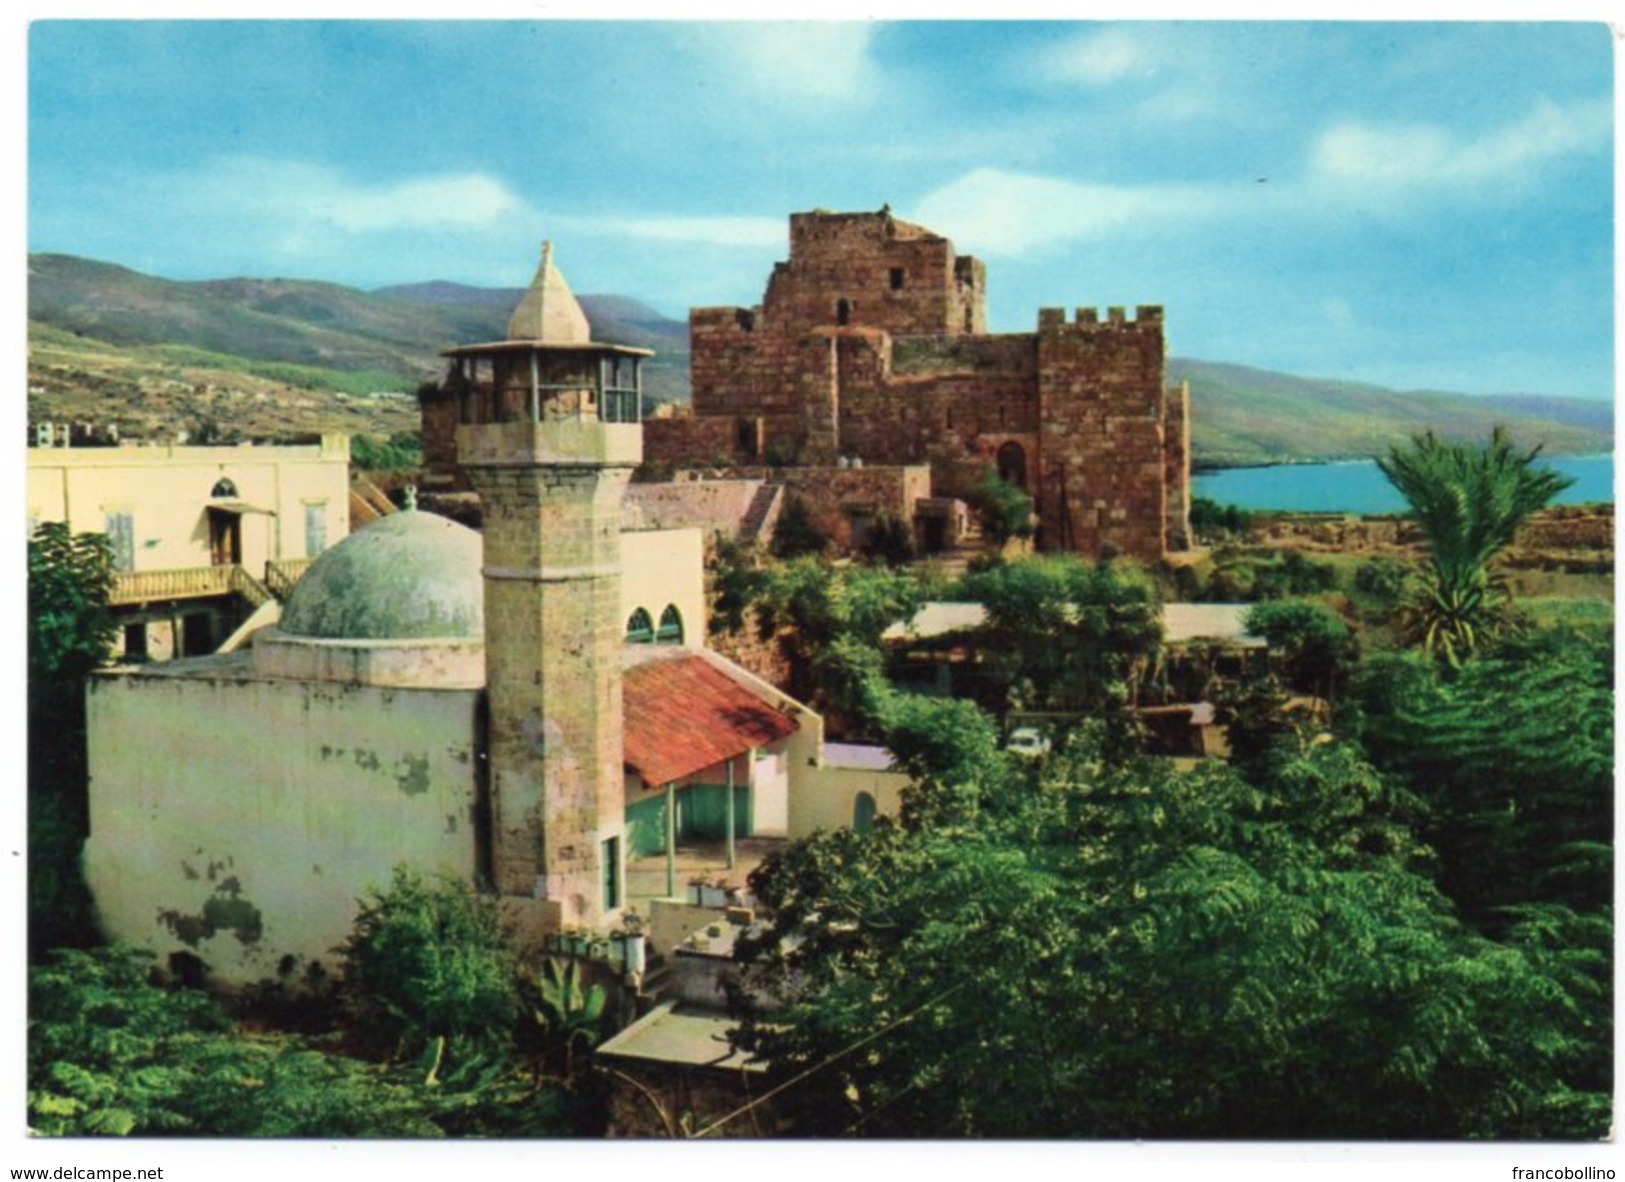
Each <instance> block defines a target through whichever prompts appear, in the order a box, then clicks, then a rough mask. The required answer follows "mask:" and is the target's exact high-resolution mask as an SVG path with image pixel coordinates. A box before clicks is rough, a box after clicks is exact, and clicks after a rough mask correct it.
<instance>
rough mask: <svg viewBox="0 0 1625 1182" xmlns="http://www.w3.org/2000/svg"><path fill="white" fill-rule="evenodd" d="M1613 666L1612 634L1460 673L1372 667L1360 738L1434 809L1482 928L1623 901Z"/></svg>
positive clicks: (1479, 663) (1446, 873)
mask: <svg viewBox="0 0 1625 1182" xmlns="http://www.w3.org/2000/svg"><path fill="white" fill-rule="evenodd" d="M1613 664H1614V662H1613V646H1612V644H1610V643H1608V642H1607V641H1606V640H1598V639H1595V638H1585V637H1574V636H1565V635H1563V634H1556V633H1546V634H1537V635H1535V636H1530V637H1525V638H1518V639H1511V640H1507V641H1503V642H1502V643H1501V644H1499V645H1497V646H1495V647H1494V648H1492V649H1490V650H1489V651H1487V652H1485V653H1484V654H1482V655H1481V656H1480V657H1479V659H1477V660H1474V661H1471V662H1467V663H1466V664H1464V665H1463V666H1462V667H1461V668H1460V669H1459V670H1450V669H1448V668H1445V669H1440V668H1436V667H1435V666H1434V664H1433V663H1432V662H1428V661H1424V660H1421V659H1417V658H1414V657H1409V656H1400V655H1393V656H1386V657H1381V658H1376V659H1373V660H1372V661H1370V662H1368V663H1367V665H1366V666H1365V667H1364V668H1363V669H1362V670H1361V671H1360V673H1359V676H1358V678H1357V679H1356V682H1355V684H1354V686H1353V691H1354V697H1355V700H1356V703H1357V705H1358V706H1359V715H1358V717H1357V718H1356V719H1355V720H1354V723H1355V725H1356V727H1357V730H1358V733H1359V736H1360V738H1361V740H1362V742H1363V743H1364V745H1365V747H1366V749H1367V750H1369V751H1370V753H1371V756H1372V759H1373V760H1374V761H1375V762H1376V764H1377V766H1378V767H1380V768H1382V769H1383V770H1384V771H1386V772H1387V773H1388V774H1389V775H1391V776H1393V777H1395V778H1396V779H1397V780H1398V781H1399V782H1401V783H1403V784H1404V785H1406V787H1407V788H1409V790H1410V791H1412V792H1414V793H1415V794H1416V795H1417V796H1418V797H1420V798H1421V799H1422V800H1423V801H1424V802H1426V804H1427V805H1428V807H1429V809H1430V817H1429V820H1428V822H1427V826H1426V830H1425V832H1426V835H1427V837H1428V840H1429V841H1430V842H1431V843H1432V844H1433V845H1434V846H1435V847H1436V848H1437V849H1438V851H1439V855H1440V858H1441V862H1442V869H1441V878H1440V881H1441V885H1442V886H1443V887H1444V889H1445V891H1446V892H1447V893H1448V894H1449V895H1450V896H1451V897H1452V898H1453V899H1455V900H1456V902H1457V903H1458V904H1459V905H1460V906H1461V908H1462V909H1463V912H1464V913H1465V914H1466V915H1467V916H1468V917H1469V918H1470V919H1472V920H1473V921H1474V922H1475V923H1479V924H1484V925H1489V926H1491V927H1496V926H1499V924H1500V923H1501V922H1504V921H1505V919H1506V916H1507V915H1508V913H1507V911H1506V910H1505V909H1506V908H1509V907H1515V906H1518V905H1521V904H1527V903H1534V902H1555V903H1561V904H1564V905H1567V906H1570V907H1573V908H1576V909H1578V910H1583V911H1590V910H1595V909H1598V908H1602V907H1605V906H1607V905H1608V904H1609V902H1610V901H1611V898H1612V884H1613V868H1612V853H1611V847H1610V844H1609V843H1610V841H1611V839H1612V834H1613V815H1614V814H1613V799H1614V795H1613V788H1614V724H1613ZM1497 917H1499V919H1498V918H1497Z"/></svg>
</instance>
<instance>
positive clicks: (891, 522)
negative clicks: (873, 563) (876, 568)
mask: <svg viewBox="0 0 1625 1182" xmlns="http://www.w3.org/2000/svg"><path fill="white" fill-rule="evenodd" d="M863 553H864V555H865V556H866V557H869V558H873V559H875V560H877V561H879V562H884V563H885V564H886V565H887V566H902V565H903V564H904V563H906V562H909V561H911V560H912V559H913V558H914V531H913V530H912V529H910V528H909V524H908V522H906V521H904V520H903V519H902V518H901V517H898V516H897V515H896V514H895V513H884V512H883V513H880V514H878V515H877V516H876V517H875V524H874V527H873V528H872V529H871V530H870V531H869V538H868V541H867V542H865V543H864V547H863Z"/></svg>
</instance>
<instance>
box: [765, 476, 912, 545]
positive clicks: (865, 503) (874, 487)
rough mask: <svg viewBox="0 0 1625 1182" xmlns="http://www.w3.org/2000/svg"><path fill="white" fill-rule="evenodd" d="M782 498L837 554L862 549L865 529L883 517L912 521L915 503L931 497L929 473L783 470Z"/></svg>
mask: <svg viewBox="0 0 1625 1182" xmlns="http://www.w3.org/2000/svg"><path fill="white" fill-rule="evenodd" d="M783 480H784V486H785V492H786V495H787V496H791V497H795V498H796V499H798V500H800V501H801V502H802V504H804V505H805V506H806V507H807V511H808V515H809V516H810V517H811V518H812V521H813V524H814V525H816V526H817V527H818V529H819V530H820V531H822V532H823V533H824V534H825V535H826V536H828V537H829V538H830V539H831V540H832V541H833V542H834V543H835V545H836V547H837V548H839V549H841V550H847V551H849V550H854V549H859V548H861V547H862V544H863V542H864V540H865V538H864V537H863V533H864V530H865V528H866V524H872V522H873V521H874V519H875V518H876V517H877V516H878V515H879V514H882V513H889V514H891V515H892V516H893V517H896V518H898V519H900V520H901V521H904V522H912V521H913V520H914V507H915V502H917V501H920V500H923V499H925V498H927V497H929V496H930V495H931V470H930V469H929V468H927V467H925V466H924V465H923V464H913V465H898V466H887V467H881V468H869V467H864V468H817V469H814V468H788V469H786V470H785V471H784V473H783Z"/></svg>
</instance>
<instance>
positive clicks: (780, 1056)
mask: <svg viewBox="0 0 1625 1182" xmlns="http://www.w3.org/2000/svg"><path fill="white" fill-rule="evenodd" d="M984 754H985V759H984V760H983V761H982V765H983V767H984V768H985V769H991V768H996V767H998V766H999V765H998V762H997V760H996V758H995V756H994V753H992V752H986V753H984ZM960 758H962V755H961V757H960ZM1004 766H1005V769H1006V770H1005V772H1004V774H1003V775H1002V776H998V778H997V780H996V781H987V782H984V783H983V784H982V785H981V787H980V796H981V804H982V807H980V808H979V809H977V810H975V811H970V810H966V809H963V808H957V809H953V810H947V811H944V810H940V809H930V808H925V809H920V808H916V809H915V810H914V816H915V817H925V818H928V819H927V820H925V821H919V820H914V821H905V822H904V823H902V824H890V823H887V824H878V825H876V827H875V828H874V830H873V831H872V832H871V833H870V834H868V835H858V834H855V833H852V832H849V831H842V832H839V833H835V834H827V835H820V836H818V837H815V838H813V839H811V840H809V841H806V842H802V843H798V844H797V845H795V846H794V847H792V848H791V849H790V850H789V851H788V852H787V853H786V854H785V855H784V856H783V857H780V858H778V859H775V860H773V861H772V862H770V863H768V864H767V865H765V866H764V867H763V869H762V870H761V872H760V873H759V874H758V875H757V876H756V878H755V879H754V880H753V886H754V887H755V889H756V891H757V894H758V896H759V897H761V898H762V899H763V900H764V901H765V902H767V903H768V904H769V905H770V906H771V908H772V909H773V912H774V915H775V917H776V918H775V921H774V923H773V924H772V926H771V927H770V929H769V930H768V931H767V932H766V933H764V935H763V937H762V938H761V939H759V940H757V941H755V942H753V943H751V944H749V945H747V946H746V948H745V955H746V956H748V957H749V958H750V959H751V961H752V968H751V970H750V971H751V972H752V974H753V980H754V982H755V984H756V985H757V986H758V987H759V988H763V989H767V990H771V991H773V992H775V993H776V994H777V995H778V996H780V997H781V998H782V999H783V1000H784V1001H785V1003H786V1008H785V1009H784V1010H782V1011H778V1012H775V1013H772V1014H771V1015H768V1016H766V1017H765V1019H764V1020H763V1021H762V1022H760V1023H758V1022H756V1021H754V1020H750V1019H747V1020H746V1021H745V1024H744V1026H743V1029H742V1034H741V1037H742V1039H743V1041H744V1042H745V1043H746V1045H748V1046H751V1047H752V1048H754V1049H756V1050H757V1051H758V1053H760V1054H762V1055H764V1056H765V1057H766V1058H767V1059H768V1061H769V1062H770V1063H771V1064H772V1067H773V1073H774V1077H775V1078H776V1079H778V1080H782V1081H788V1080H790V1079H792V1078H794V1077H798V1076H800V1077H801V1078H799V1079H798V1080H797V1082H796V1083H794V1084H793V1085H791V1086H790V1087H788V1088H787V1089H786V1091H785V1092H784V1093H783V1095H782V1096H781V1097H780V1099H781V1102H783V1103H785V1104H787V1105H789V1106H790V1107H791V1108H792V1109H793V1112H794V1115H795V1117H796V1118H797V1120H798V1121H799V1122H801V1123H800V1124H799V1126H798V1127H799V1128H801V1129H803V1130H805V1131H807V1132H810V1133H821V1134H862V1135H873V1136H1006V1137H1008V1136H1083V1137H1221V1136H1222V1137H1254V1138H1262V1137H1305V1136H1314V1137H1328V1138H1354V1137H1472V1136H1528V1137H1537V1136H1600V1135H1601V1134H1602V1133H1603V1132H1605V1131H1606V1128H1607V1120H1608V1107H1607V1105H1608V1102H1607V1096H1606V1092H1605V1091H1600V1090H1584V1089H1582V1088H1580V1087H1578V1086H1577V1085H1576V1083H1575V1080H1576V1079H1577V1078H1578V1076H1580V1075H1582V1074H1583V1068H1584V1061H1585V1058H1586V1054H1587V1048H1588V1045H1589V1044H1588V1037H1589V1032H1588V1031H1587V1029H1586V1027H1585V1023H1584V1018H1583V1006H1582V1005H1581V1002H1580V1000H1579V999H1578V998H1577V996H1576V992H1577V990H1579V989H1581V988H1583V987H1584V981H1583V979H1582V975H1581V974H1579V973H1577V972H1574V971H1570V970H1569V968H1568V966H1564V967H1563V968H1561V969H1560V968H1556V967H1554V966H1553V965H1552V964H1550V963H1549V959H1550V957H1551V955H1552V953H1551V950H1550V948H1549V947H1547V946H1545V945H1540V944H1537V943H1536V942H1534V941H1533V940H1531V941H1530V942H1528V943H1527V944H1524V943H1517V942H1511V941H1508V942H1501V943H1497V942H1492V941H1490V940H1488V939H1486V938H1484V937H1482V936H1478V935H1475V934H1474V933H1473V932H1471V931H1470V930H1468V929H1466V928H1464V927H1463V926H1462V925H1461V924H1460V923H1459V922H1458V921H1457V920H1456V919H1455V918H1454V915H1453V913H1452V911H1451V908H1450V906H1449V903H1448V901H1447V900H1445V899H1444V898H1443V897H1442V896H1441V895H1440V894H1439V893H1438V892H1437V890H1436V889H1435V888H1434V887H1433V885H1432V883H1431V882H1430V881H1429V880H1428V878H1427V877H1426V876H1425V875H1424V874H1422V873H1420V872H1419V868H1420V867H1422V866H1423V865H1425V860H1424V853H1425V851H1424V850H1423V849H1422V848H1421V847H1419V846H1418V844H1417V843H1416V842H1415V841H1414V839H1413V838H1412V837H1411V836H1410V834H1409V832H1408V831H1407V830H1406V828H1405V827H1404V826H1403V824H1401V823H1399V822H1398V821H1396V820H1395V804H1396V802H1395V801H1394V800H1393V799H1392V798H1391V794H1390V792H1389V790H1388V789H1387V788H1385V787H1384V784H1383V782H1382V780H1381V779H1380V778H1379V777H1378V776H1377V774H1376V773H1375V772H1374V771H1373V770H1372V769H1371V768H1370V767H1369V766H1368V765H1366V764H1365V763H1364V762H1363V761H1362V760H1361V759H1360V758H1359V756H1358V753H1357V752H1356V751H1354V750H1353V749H1351V748H1349V747H1347V746H1344V745H1341V744H1323V743H1301V744H1298V745H1297V746H1295V747H1294V748H1292V749H1291V750H1289V751H1287V752H1285V753H1283V757H1282V758H1281V759H1280V760H1279V761H1278V764H1277V769H1278V770H1277V774H1276V775H1275V777H1274V778H1273V780H1272V781H1271V782H1270V783H1269V784H1267V785H1264V786H1259V785H1255V784H1250V783H1248V782H1246V781H1244V780H1242V779H1241V778H1239V777H1238V776H1236V775H1234V774H1233V773H1232V772H1230V771H1229V770H1228V769H1227V768H1225V767H1223V766H1222V765H1220V766H1211V767H1209V768H1208V769H1206V770H1204V771H1203V772H1201V773H1199V774H1179V773H1175V772H1173V771H1171V770H1170V769H1169V768H1168V767H1167V766H1166V765H1153V764H1150V763H1141V762H1135V761H1130V762H1127V763H1118V762H1114V761H1112V760H1111V759H1109V758H1107V757H1106V756H1105V754H1104V753H1103V752H1102V750H1101V749H1100V748H1099V746H1098V744H1097V743H1095V742H1092V741H1089V740H1082V741H1078V742H1075V743H1074V745H1073V746H1072V747H1070V748H1069V749H1068V750H1067V751H1066V753H1065V754H1064V755H1062V756H1061V757H1059V758H1056V759H1054V760H1053V761H1051V762H1050V763H1049V765H1048V766H1047V768H1046V769H1045V770H1044V772H1043V773H1042V774H1041V775H1039V776H1030V775H1025V774H1023V773H1021V772H1019V771H1018V770H1016V769H1014V768H1013V767H1011V766H1010V765H1009V764H1006V765H1004ZM916 791H917V792H918V793H921V794H926V795H930V794H933V793H935V792H937V791H938V788H937V787H935V786H933V785H931V784H929V783H928V784H927V785H926V786H924V787H922V788H920V789H918V790H916Z"/></svg>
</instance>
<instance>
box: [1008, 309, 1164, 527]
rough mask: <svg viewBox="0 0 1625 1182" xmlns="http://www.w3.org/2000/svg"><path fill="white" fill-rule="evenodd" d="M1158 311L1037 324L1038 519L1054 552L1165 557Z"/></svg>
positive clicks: (1051, 314) (1090, 313) (1055, 312)
mask: <svg viewBox="0 0 1625 1182" xmlns="http://www.w3.org/2000/svg"><path fill="white" fill-rule="evenodd" d="M1163 352H1164V345H1163V334H1162V309H1161V308H1157V307H1141V308H1138V309H1137V310H1136V315H1135V319H1133V320H1128V319H1126V318H1125V317H1124V315H1123V310H1122V309H1121V308H1113V309H1110V310H1109V313H1108V316H1107V319H1106V322H1104V323H1100V322H1098V318H1097V316H1096V313H1095V310H1094V309H1092V308H1083V309H1079V310H1078V313H1077V315H1076V317H1075V319H1074V320H1073V321H1071V322H1070V323H1069V322H1068V321H1067V320H1066V319H1065V316H1064V314H1063V313H1062V312H1061V310H1060V309H1056V308H1046V309H1044V310H1043V311H1042V312H1040V313H1039V324H1038V397H1039V405H1040V414H1041V422H1040V427H1039V455H1040V474H1039V483H1038V497H1037V502H1038V514H1039V522H1040V525H1041V528H1042V530H1043V543H1044V545H1045V547H1046V548H1048V549H1052V550H1054V549H1060V550H1078V551H1082V552H1084V553H1091V554H1092V553H1100V552H1102V551H1107V550H1109V551H1115V552H1117V553H1120V554H1125V555H1128V556H1131V557H1135V558H1145V559H1158V558H1160V557H1162V554H1163V547H1164V540H1163V532H1164V525H1165V521H1166V518H1167V500H1166V491H1167V490H1166V485H1165V480H1166V465H1167V454H1166V450H1165V444H1166V437H1165V432H1164V422H1163V419H1164V411H1165V395H1164V391H1163V386H1162V377H1163Z"/></svg>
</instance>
